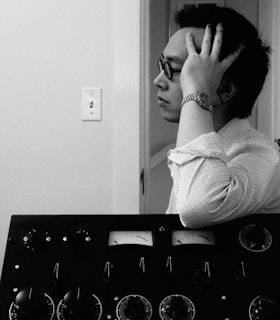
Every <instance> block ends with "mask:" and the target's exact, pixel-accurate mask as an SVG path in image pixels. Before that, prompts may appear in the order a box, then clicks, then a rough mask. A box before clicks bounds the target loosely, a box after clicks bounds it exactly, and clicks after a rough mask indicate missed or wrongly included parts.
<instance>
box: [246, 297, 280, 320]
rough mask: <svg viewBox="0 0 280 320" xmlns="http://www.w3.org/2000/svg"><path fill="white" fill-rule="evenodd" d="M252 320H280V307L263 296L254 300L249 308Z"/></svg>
mask: <svg viewBox="0 0 280 320" xmlns="http://www.w3.org/2000/svg"><path fill="white" fill-rule="evenodd" d="M249 317H250V320H277V319H280V306H279V304H278V303H277V302H276V301H274V300H272V299H266V298H263V297H262V296H257V297H256V298H254V299H253V300H252V302H251V304H250V306H249Z"/></svg>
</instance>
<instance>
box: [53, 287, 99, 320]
mask: <svg viewBox="0 0 280 320" xmlns="http://www.w3.org/2000/svg"><path fill="white" fill-rule="evenodd" d="M101 315H102V305H101V302H100V300H99V299H98V298H97V296H95V295H94V294H92V293H91V292H90V291H89V290H86V289H84V288H82V289H81V287H78V288H74V289H71V290H70V291H68V292H67V293H66V294H65V296H64V297H63V299H62V300H61V301H60V303H59V305H58V307H57V317H58V319H59V320H80V319H83V320H99V319H100V318H101Z"/></svg>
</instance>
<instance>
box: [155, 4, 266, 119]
mask: <svg viewBox="0 0 280 320" xmlns="http://www.w3.org/2000/svg"><path fill="white" fill-rule="evenodd" d="M175 22H176V24H177V25H178V27H179V30H178V31H177V32H175V33H174V35H173V36H172V37H171V38H170V40H169V42H168V44H167V46H166V47H165V49H164V51H163V57H162V59H161V60H162V62H163V63H165V62H168V63H169V65H170V66H171V68H172V69H174V70H175V72H174V73H173V75H172V78H171V79H168V77H166V75H165V74H164V73H163V72H160V74H159V75H158V76H157V78H156V79H155V80H154V84H155V85H156V86H157V87H158V88H159V93H158V97H159V104H160V106H161V112H162V116H163V118H164V119H166V120H168V121H171V122H178V121H179V116H180V104H181V101H182V98H183V97H182V90H181V87H180V72H176V71H180V70H181V68H182V66H183V64H184V61H185V60H186V58H187V49H186V33H187V32H188V31H190V32H191V33H192V34H193V36H194V42H195V46H196V48H197V51H198V52H199V51H200V47H201V42H202V38H203V34H204V30H205V27H206V25H207V24H211V26H212V30H213V33H214V32H215V30H216V25H217V24H218V23H219V22H220V23H222V25H223V46H222V50H221V54H220V60H222V59H224V58H225V57H226V56H228V55H229V54H231V53H233V52H235V51H236V50H237V48H238V47H239V46H240V44H244V45H245V48H244V49H243V50H242V52H241V54H240V55H239V57H238V58H237V60H236V61H235V62H234V63H233V64H232V66H231V67H229V69H228V70H227V71H226V73H225V74H224V77H223V79H222V81H221V84H220V87H219V89H218V95H220V97H221V103H222V104H227V106H229V107H228V108H227V110H228V111H227V112H229V114H228V115H227V116H228V118H230V119H231V118H234V117H239V118H245V117H247V116H249V115H250V113H251V111H252V108H253V106H254V104H255V100H256V98H257V97H258V95H259V93H260V91H261V89H262V86H263V83H264V81H265V77H266V75H267V73H268V69H269V53H270V48H269V47H268V46H267V45H265V44H264V43H263V42H262V40H261V39H260V38H259V35H258V32H257V30H256V28H255V27H254V26H253V25H252V24H251V23H250V22H249V21H248V20H247V19H245V18H244V17H243V16H242V15H240V14H239V13H237V12H236V11H234V10H232V9H229V8H222V7H217V6H213V5H201V6H200V5H198V6H197V5H193V6H186V7H185V8H184V9H183V10H181V11H179V12H177V13H176V16H175ZM169 78H170V75H169ZM232 88H234V90H233V89H232Z"/></svg>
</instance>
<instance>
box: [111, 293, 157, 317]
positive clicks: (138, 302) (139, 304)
mask: <svg viewBox="0 0 280 320" xmlns="http://www.w3.org/2000/svg"><path fill="white" fill-rule="evenodd" d="M116 310H117V317H118V319H119V320H149V319H150V318H151V316H152V306H151V304H150V302H149V301H148V300H147V299H146V298H145V297H143V296H140V295H129V296H125V297H124V298H122V299H121V300H120V301H119V303H118V305H117V308H116Z"/></svg>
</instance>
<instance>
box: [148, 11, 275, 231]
mask: <svg viewBox="0 0 280 320" xmlns="http://www.w3.org/2000/svg"><path fill="white" fill-rule="evenodd" d="M175 21H176V23H177V25H178V26H179V30H178V31H177V32H175V33H174V35H173V36H172V37H171V38H170V40H169V42H168V44H167V46H166V47H165V49H164V51H163V55H162V59H161V60H159V68H160V73H159V75H158V76H157V77H156V79H155V80H154V84H155V85H156V86H157V87H158V103H159V106H160V107H161V114H162V116H163V118H164V119H165V120H167V121H171V122H179V126H178V134H177V144H176V148H175V149H173V150H170V151H169V153H168V166H169V168H170V171H171V176H172V179H173V188H172V192H171V196H170V201H169V207H168V209H167V213H176V214H179V215H180V219H181V221H182V223H183V225H184V226H186V227H189V228H199V227H204V226H207V225H212V224H216V223H221V222H225V221H229V220H232V219H235V218H239V217H242V216H245V215H249V214H252V213H280V192H279V191H280V162H279V154H278V152H277V150H276V149H275V147H274V145H273V143H272V142H271V141H270V140H269V139H268V138H267V137H266V136H264V135H263V134H262V133H260V132H258V131H257V130H255V129H253V128H252V127H251V126H250V124H249V122H248V120H247V117H248V116H249V115H250V113H251V111H252V108H253V106H254V104H255V100H256V98H257V96H258V95H259V93H260V91H261V89H262V86H263V83H264V81H265V77H266V75H267V73H268V69H269V53H270V48H269V47H268V46H267V45H265V44H264V43H263V42H262V40H261V39H260V38H259V36H258V33H257V30H256V29H255V27H254V26H253V25H252V24H251V23H250V22H249V21H248V20H246V19H245V18H244V17H243V16H241V15H240V14H239V13H237V12H236V11H234V10H232V9H229V8H221V7H216V6H207V5H204V6H186V7H185V8H184V9H183V10H181V11H179V12H178V13H177V14H176V17H175ZM260 107H261V106H260Z"/></svg>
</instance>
